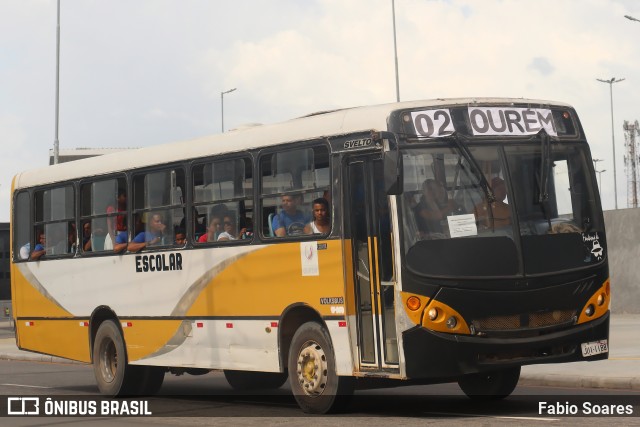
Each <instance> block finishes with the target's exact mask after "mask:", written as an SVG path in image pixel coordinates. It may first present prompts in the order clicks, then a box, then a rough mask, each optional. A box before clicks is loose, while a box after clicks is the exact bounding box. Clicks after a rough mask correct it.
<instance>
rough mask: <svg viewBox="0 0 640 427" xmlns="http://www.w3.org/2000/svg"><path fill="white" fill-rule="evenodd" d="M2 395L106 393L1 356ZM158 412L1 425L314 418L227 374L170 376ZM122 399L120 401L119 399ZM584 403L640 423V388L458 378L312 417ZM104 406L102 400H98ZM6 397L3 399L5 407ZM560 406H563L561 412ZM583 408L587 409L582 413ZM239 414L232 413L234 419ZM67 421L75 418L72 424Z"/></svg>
mask: <svg viewBox="0 0 640 427" xmlns="http://www.w3.org/2000/svg"><path fill="white" fill-rule="evenodd" d="M0 395H2V396H0V398H1V399H6V398H7V397H9V396H11V397H15V396H40V397H41V400H44V399H46V398H47V397H51V398H53V399H54V400H56V399H62V400H67V401H68V400H76V401H79V400H83V399H84V400H94V401H98V400H99V399H100V398H101V396H99V394H98V389H97V387H96V385H95V380H94V378H93V371H92V368H91V367H90V366H85V365H78V364H56V363H35V362H20V361H0ZM134 400H138V401H141V400H142V401H146V402H147V405H148V408H149V410H150V411H151V412H152V413H153V416H147V417H135V418H133V417H128V418H122V417H120V418H114V417H100V416H98V417H90V418H82V419H80V418H58V417H53V418H52V417H47V418H43V417H8V418H3V419H0V423H1V424H2V425H7V426H9V425H20V426H23V425H24V426H36V425H38V426H40V425H78V422H80V421H81V420H82V421H86V422H91V423H100V424H95V425H114V426H115V425H118V426H121V425H149V424H150V423H151V424H166V425H177V424H180V425H209V424H211V423H213V422H214V420H218V422H221V421H224V423H225V424H229V425H239V424H240V425H246V426H260V427H262V426H265V425H279V426H281V425H283V424H284V425H300V424H303V423H304V424H308V423H309V422H310V419H309V417H308V416H305V415H304V414H302V413H301V412H300V410H299V409H298V407H297V406H296V404H295V401H294V400H293V397H291V395H290V394H289V389H288V387H283V388H281V389H278V390H276V391H273V392H269V393H263V394H255V393H241V392H236V391H234V390H233V389H231V387H229V385H228V384H227V382H226V381H225V379H224V377H223V375H222V373H220V372H212V373H209V374H206V375H202V376H190V375H183V376H180V377H176V376H173V375H167V376H166V378H165V383H164V385H163V387H162V390H161V392H160V394H159V395H158V396H155V397H152V398H144V399H128V400H127V401H128V402H132V401H134ZM120 402H121V401H120ZM540 402H547V406H546V408H547V410H546V411H542V413H540ZM584 402H589V403H590V404H591V405H592V407H593V405H598V407H604V406H605V405H607V406H608V405H612V404H613V405H620V404H622V405H628V404H631V405H634V406H633V411H634V414H633V416H631V417H624V418H617V419H616V420H615V423H616V425H638V426H640V393H638V392H636V393H631V394H627V395H622V394H621V392H620V391H619V390H618V391H613V390H603V389H597V390H596V389H585V388H580V389H569V388H550V387H518V388H517V389H516V392H515V393H514V394H513V395H512V396H511V397H509V398H508V399H506V400H503V401H499V402H484V403H476V402H473V401H471V400H470V399H468V398H467V397H466V396H464V394H462V392H461V391H460V390H459V388H458V387H457V385H455V384H440V385H429V386H411V387H398V388H392V389H378V390H359V391H357V392H356V396H355V398H354V400H353V401H352V403H351V405H350V406H349V408H348V412H347V413H345V414H341V415H339V416H331V417H313V423H314V424H317V425H332V426H335V425H336V423H338V424H340V425H342V424H346V423H348V424H350V425H353V426H360V425H363V426H368V427H370V426H377V425H380V426H382V425H384V426H387V425H389V424H396V425H402V426H405V425H407V426H413V425H424V424H425V423H426V422H428V423H430V424H440V425H452V424H455V425H470V426H481V425H483V426H484V425H502V424H505V425H506V424H507V423H509V424H512V423H514V422H515V423H517V424H520V425H522V424H526V425H534V424H546V423H549V422H551V423H553V424H555V425H575V424H576V422H577V421H578V420H577V419H576V418H574V417H569V416H566V415H558V414H556V413H551V414H549V413H548V408H558V407H562V408H567V407H569V406H570V405H573V404H575V405H576V406H577V407H578V408H579V410H580V411H582V408H583V405H584ZM97 404H98V405H100V402H98V403H97ZM3 405H6V401H4V402H0V406H2V407H3V414H4V413H6V406H3ZM556 412H557V411H556ZM578 415H584V414H582V413H579V414H578ZM230 417H233V418H230ZM606 419H609V417H608V418H603V417H595V416H585V417H582V418H580V420H579V423H580V425H581V426H596V425H597V426H601V425H602V423H603V421H605V420H606ZM67 423H68V424H67Z"/></svg>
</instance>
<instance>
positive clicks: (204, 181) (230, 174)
mask: <svg viewBox="0 0 640 427" xmlns="http://www.w3.org/2000/svg"><path fill="white" fill-rule="evenodd" d="M252 174H253V164H252V162H251V159H249V158H248V157H241V158H235V159H224V160H216V161H211V162H207V163H203V164H199V165H196V166H194V168H193V178H192V180H193V201H194V205H195V206H194V210H195V211H196V212H197V215H195V217H197V218H200V220H201V221H202V222H195V221H194V240H195V242H196V243H217V242H220V243H222V244H224V243H228V242H233V241H240V240H244V241H248V240H250V239H252V238H253V179H252Z"/></svg>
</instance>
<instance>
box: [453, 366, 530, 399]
mask: <svg viewBox="0 0 640 427" xmlns="http://www.w3.org/2000/svg"><path fill="white" fill-rule="evenodd" d="M519 379H520V367H519V366H517V367H515V368H508V369H502V370H499V371H491V372H481V373H478V374H470V375H465V376H464V377H462V378H461V379H460V380H459V381H458V385H459V386H460V388H461V389H462V391H463V392H464V394H466V395H467V396H469V397H470V398H472V399H476V400H492V399H496V400H497V399H504V398H505V397H507V396H509V395H510V394H511V393H512V392H513V390H514V389H515V388H516V385H518V380H519Z"/></svg>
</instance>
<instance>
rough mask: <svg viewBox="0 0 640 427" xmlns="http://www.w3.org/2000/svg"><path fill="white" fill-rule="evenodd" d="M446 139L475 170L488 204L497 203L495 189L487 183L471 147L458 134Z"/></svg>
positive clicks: (455, 133)
mask: <svg viewBox="0 0 640 427" xmlns="http://www.w3.org/2000/svg"><path fill="white" fill-rule="evenodd" d="M446 139H448V140H451V141H453V142H454V143H455V145H456V148H457V149H458V151H460V154H462V157H464V159H465V160H466V161H467V162H468V163H469V164H470V165H471V167H472V168H473V171H472V172H473V173H474V175H475V176H476V178H477V179H478V181H479V182H480V187H481V188H482V191H483V192H484V195H485V197H486V198H487V203H489V204H491V203H493V202H495V201H496V196H495V195H494V194H493V189H492V188H491V186H490V185H489V182H488V181H487V178H486V177H485V176H484V173H482V168H481V167H480V165H479V164H478V162H477V161H476V158H475V157H473V154H472V153H471V151H470V150H469V147H468V146H467V144H466V142H465V140H464V139H463V138H462V137H461V136H460V135H458V133H457V132H454V133H452V134H451V136H449V137H447V138H446ZM492 216H493V215H492Z"/></svg>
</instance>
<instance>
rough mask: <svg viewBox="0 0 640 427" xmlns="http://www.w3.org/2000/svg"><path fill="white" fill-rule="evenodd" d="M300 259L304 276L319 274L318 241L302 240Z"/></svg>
mask: <svg viewBox="0 0 640 427" xmlns="http://www.w3.org/2000/svg"><path fill="white" fill-rule="evenodd" d="M300 260H301V267H302V275H303V276H319V275H320V268H319V267H318V244H317V243H316V242H300Z"/></svg>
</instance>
